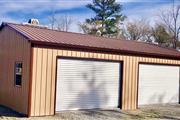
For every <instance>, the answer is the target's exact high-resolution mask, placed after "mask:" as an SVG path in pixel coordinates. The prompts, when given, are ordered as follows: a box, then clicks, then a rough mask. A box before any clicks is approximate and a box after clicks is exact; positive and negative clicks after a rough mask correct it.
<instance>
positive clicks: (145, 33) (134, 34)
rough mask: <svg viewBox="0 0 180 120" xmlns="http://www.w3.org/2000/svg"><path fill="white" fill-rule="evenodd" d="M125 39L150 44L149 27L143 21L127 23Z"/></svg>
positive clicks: (146, 22)
mask: <svg viewBox="0 0 180 120" xmlns="http://www.w3.org/2000/svg"><path fill="white" fill-rule="evenodd" d="M126 29H127V39H129V40H141V41H146V42H151V41H152V40H151V36H152V35H151V27H150V25H149V23H148V21H146V20H145V19H140V20H133V21H132V22H127V24H126Z"/></svg>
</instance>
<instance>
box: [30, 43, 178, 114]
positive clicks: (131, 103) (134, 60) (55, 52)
mask: <svg viewBox="0 0 180 120" xmlns="http://www.w3.org/2000/svg"><path fill="white" fill-rule="evenodd" d="M38 49H40V48H38V46H37V47H34V48H33V51H34V52H35V53H36V54H34V57H33V61H34V62H35V63H33V64H37V60H38V59H40V58H39V57H42V55H37V53H38V51H39V50H38ZM41 50H42V54H43V55H44V54H46V53H44V52H47V57H48V58H47V59H48V60H47V61H46V63H47V65H48V66H47V75H46V77H44V80H45V79H46V80H47V81H46V82H42V83H39V82H38V81H39V80H40V79H37V78H39V77H38V76H39V75H41V73H42V71H43V70H42V68H41V67H36V71H40V72H39V74H36V72H34V71H33V75H32V76H33V82H34V84H33V86H34V85H36V84H40V85H38V86H41V88H43V89H44V86H45V88H46V91H44V90H41V93H42V94H44V93H46V96H45V97H46V98H45V99H42V98H41V101H40V102H45V104H46V108H45V113H44V110H42V111H37V112H38V113H36V114H38V115H43V114H44V115H53V114H54V104H55V98H54V94H53V92H54V91H55V78H56V57H57V56H69V57H70V56H71V57H79V58H84V57H85V56H88V58H95V59H105V60H118V61H123V88H122V92H123V93H122V109H124V110H127V109H136V108H137V97H138V96H137V91H138V90H137V84H138V74H137V73H138V64H139V62H147V63H153V64H155V63H156V64H172V63H173V64H177V65H180V61H178V60H171V59H168V60H167V62H164V61H163V59H159V58H158V59H157V58H148V57H133V56H125V55H118V54H114V55H113V54H105V53H99V54H101V55H100V57H98V55H97V53H93V52H83V51H81V52H80V51H73V50H60V49H52V48H41ZM130 57H131V58H130ZM117 58H118V59H117ZM151 59H153V60H151ZM156 59H157V60H156ZM38 64H42V62H41V63H38ZM43 64H45V62H44V63H43ZM34 69H35V68H34V67H33V70H34ZM129 71H131V74H130V73H129ZM130 76H133V77H130ZM40 81H41V80H40ZM42 81H43V80H42ZM45 83H47V84H45ZM129 83H131V84H129ZM35 94H36V91H35V90H34V91H32V99H31V101H32V105H34V107H32V108H33V109H31V111H35V109H34V108H35V105H38V104H37V103H38V101H37V99H35ZM33 96H34V97H33ZM42 100H44V101H42ZM36 102H37V103H36ZM38 106H40V105H38ZM31 116H35V113H34V112H32V114H31Z"/></svg>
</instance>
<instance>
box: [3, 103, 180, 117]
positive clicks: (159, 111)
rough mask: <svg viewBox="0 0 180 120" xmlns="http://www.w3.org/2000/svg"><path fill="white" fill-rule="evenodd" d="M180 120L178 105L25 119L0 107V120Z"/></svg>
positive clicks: (68, 112)
mask: <svg viewBox="0 0 180 120" xmlns="http://www.w3.org/2000/svg"><path fill="white" fill-rule="evenodd" d="M1 119H2V120H19V119H20V120H129V119H138V120H148V119H149V120H159V119H161V120H180V105H179V104H166V105H151V106H141V108H139V109H138V110H131V111H123V110H119V109H109V110H99V109H94V110H80V111H66V112H60V113H57V114H56V115H55V116H46V117H31V118H26V117H23V116H22V115H20V114H18V113H16V112H15V111H13V110H11V109H8V108H6V107H4V106H0V120H1Z"/></svg>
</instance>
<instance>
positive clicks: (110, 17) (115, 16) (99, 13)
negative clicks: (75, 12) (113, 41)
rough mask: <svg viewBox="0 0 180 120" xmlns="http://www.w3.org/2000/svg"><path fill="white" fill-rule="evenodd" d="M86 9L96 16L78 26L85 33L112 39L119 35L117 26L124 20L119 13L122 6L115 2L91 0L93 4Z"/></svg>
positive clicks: (110, 0) (111, 0) (113, 0)
mask: <svg viewBox="0 0 180 120" xmlns="http://www.w3.org/2000/svg"><path fill="white" fill-rule="evenodd" d="M86 7H87V8H89V9H91V10H92V11H94V12H95V14H96V16H95V17H94V18H90V19H86V21H85V23H83V24H80V27H81V28H82V30H83V31H84V32H85V33H87V34H95V35H100V36H106V37H113V36H116V35H117V34H118V33H119V31H120V29H119V24H120V22H121V21H124V19H125V18H126V16H124V15H123V14H122V13H121V11H122V5H120V4H118V3H116V2H115V0H93V3H92V4H88V5H87V6H86Z"/></svg>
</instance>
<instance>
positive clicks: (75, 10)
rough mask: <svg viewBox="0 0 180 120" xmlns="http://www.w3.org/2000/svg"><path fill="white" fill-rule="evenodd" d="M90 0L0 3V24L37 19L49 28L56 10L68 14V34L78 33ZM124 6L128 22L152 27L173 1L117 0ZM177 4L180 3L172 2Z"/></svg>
mask: <svg viewBox="0 0 180 120" xmlns="http://www.w3.org/2000/svg"><path fill="white" fill-rule="evenodd" d="M91 2H92V1H91V0H29V1H28V0H26V1H24V0H1V1H0V4H1V10H0V22H2V21H5V22H15V23H22V22H27V21H28V19H30V18H37V19H39V21H40V23H41V24H43V25H49V19H48V17H49V16H50V15H51V11H52V10H54V11H56V14H57V16H62V15H65V14H67V15H69V16H71V17H72V19H73V23H72V26H71V29H70V31H72V32H79V29H78V26H77V24H78V23H79V22H83V21H84V20H85V19H86V18H90V17H93V16H94V13H93V12H92V11H91V10H89V9H87V8H86V7H85V5H86V4H88V3H91ZM116 2H118V3H120V4H122V5H123V11H122V12H123V13H124V14H125V15H126V16H127V17H128V19H127V20H129V21H130V20H133V19H140V18H145V19H147V20H148V21H150V23H151V24H153V23H154V21H157V15H158V13H159V11H160V10H163V9H168V8H169V7H170V6H171V5H172V3H173V0H116ZM175 4H180V0H175Z"/></svg>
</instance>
